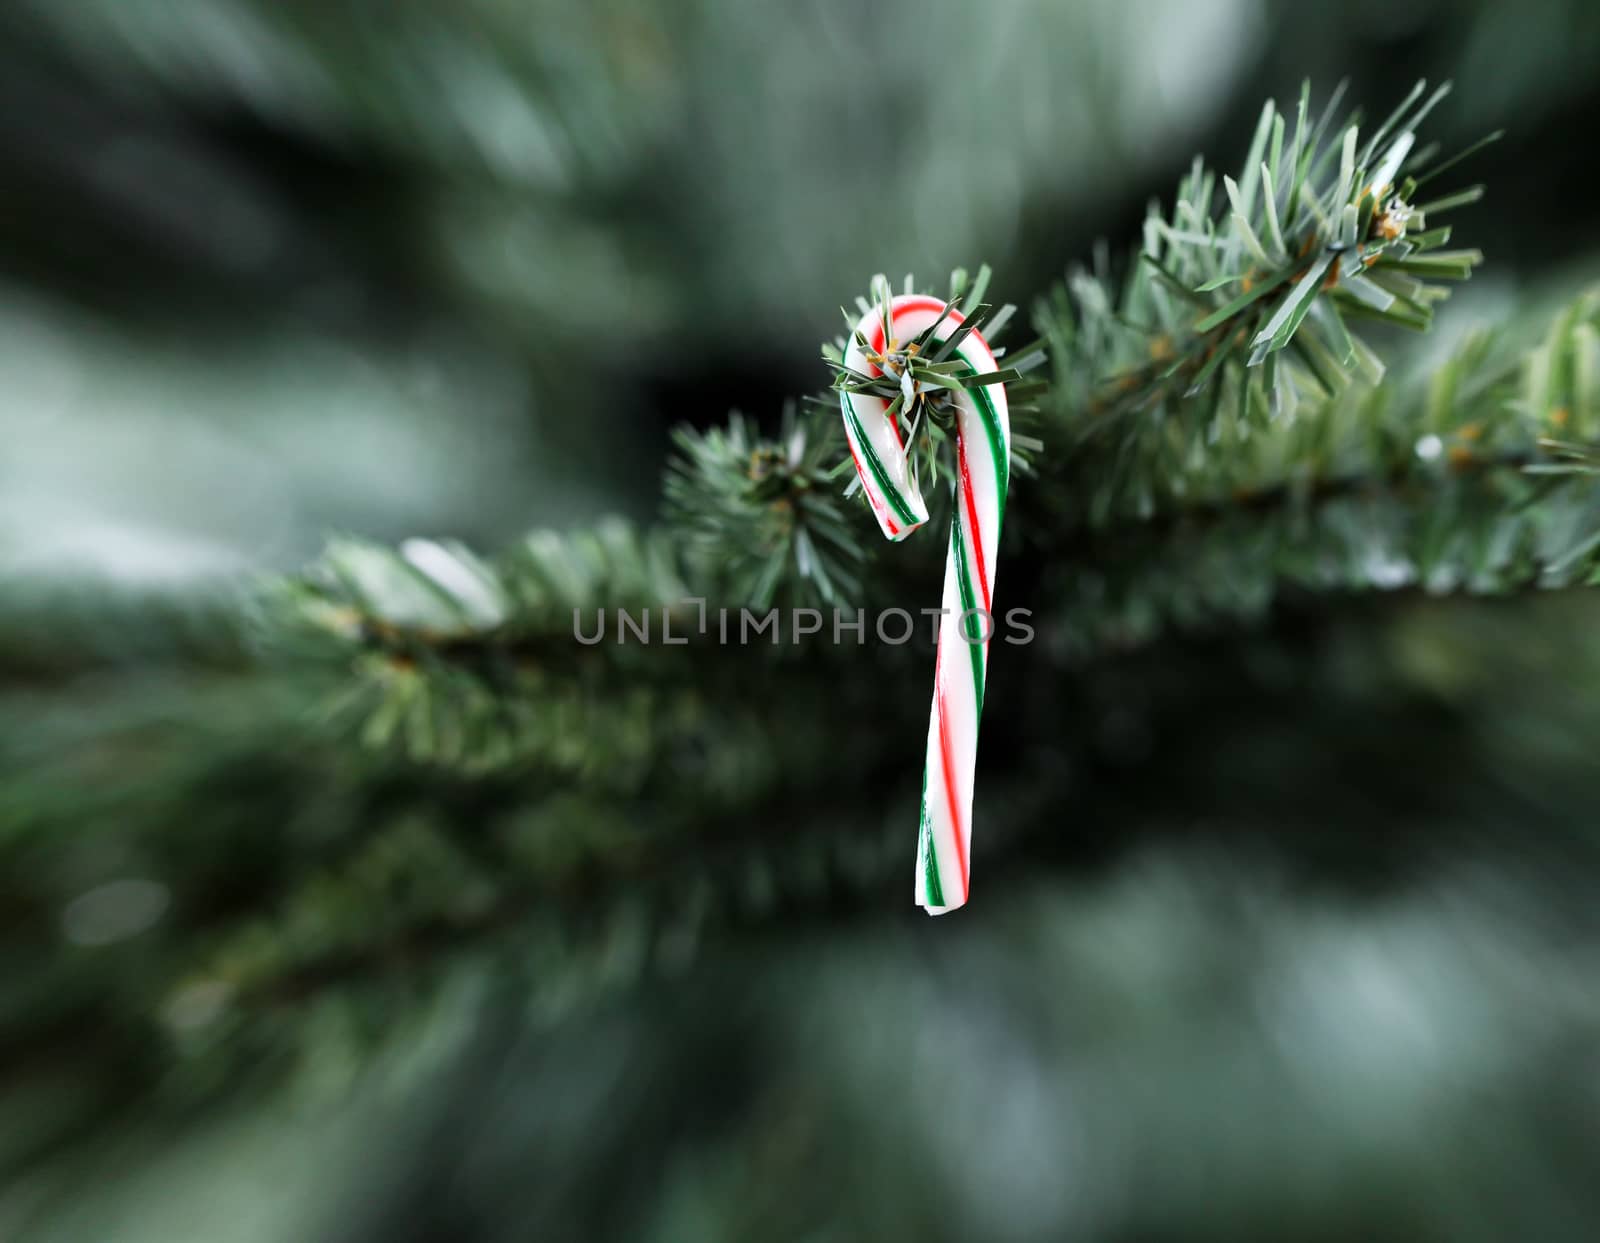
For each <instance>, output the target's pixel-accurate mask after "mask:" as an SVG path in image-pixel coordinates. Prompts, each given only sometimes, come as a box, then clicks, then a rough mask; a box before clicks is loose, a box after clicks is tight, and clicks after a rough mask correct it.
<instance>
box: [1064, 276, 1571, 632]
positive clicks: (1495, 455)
mask: <svg viewBox="0 0 1600 1243" xmlns="http://www.w3.org/2000/svg"><path fill="white" fill-rule="evenodd" d="M1597 330H1600V292H1595V293H1589V294H1586V295H1584V296H1583V297H1581V298H1579V299H1577V300H1576V301H1575V302H1574V303H1573V304H1572V305H1571V306H1570V307H1569V308H1568V309H1567V310H1565V311H1564V312H1563V313H1562V314H1560V315H1559V316H1557V317H1556V319H1555V321H1554V323H1553V325H1552V327H1551V329H1550V331H1549V332H1548V334H1547V335H1546V336H1545V338H1544V339H1543V340H1542V341H1540V342H1539V343H1538V344H1536V345H1535V346H1533V347H1532V348H1529V349H1524V350H1523V351H1521V352H1518V351H1516V350H1515V348H1514V347H1513V346H1512V344H1511V343H1509V342H1508V341H1506V340H1505V336H1506V335H1507V334H1504V333H1502V334H1492V333H1479V334H1476V335H1474V336H1472V337H1470V338H1469V339H1468V340H1467V341H1466V342H1465V343H1464V344H1463V345H1462V347H1461V348H1460V349H1459V350H1458V351H1457V352H1456V354H1455V355H1454V356H1453V357H1452V358H1451V359H1450V360H1449V361H1447V362H1446V363H1445V364H1444V365H1443V366H1441V367H1439V368H1438V369H1437V370H1436V371H1435V372H1434V373H1433V374H1432V376H1431V377H1430V378H1429V380H1428V382H1427V384H1426V385H1417V386H1413V387H1412V389H1411V390H1410V391H1409V392H1408V393H1405V394H1404V395H1403V396H1402V397H1401V398H1400V399H1398V400H1397V399H1395V398H1394V397H1393V395H1392V393H1391V390H1390V389H1389V388H1387V387H1379V388H1371V387H1365V386H1353V387H1351V388H1348V389H1346V390H1345V391H1344V392H1342V393H1341V394H1340V395H1339V396H1337V397H1336V398H1335V399H1333V400H1332V401H1331V402H1330V403H1328V404H1327V408H1326V409H1324V410H1323V411H1322V412H1321V413H1320V414H1319V415H1318V417H1317V418H1316V419H1314V420H1310V421H1305V420H1300V421H1285V422H1283V423H1281V424H1279V425H1275V426H1273V427H1271V428H1268V429H1266V430H1264V431H1262V432H1260V433H1257V434H1256V435H1255V436H1254V437H1253V438H1252V439H1251V440H1250V441H1249V442H1247V444H1245V445H1241V446H1236V447H1235V448H1236V451H1235V453H1234V454H1232V455H1231V456H1229V457H1228V458H1226V459H1220V460H1214V459H1211V458H1202V459H1198V460H1196V461H1195V462H1194V463H1193V464H1192V465H1191V468H1190V470H1189V471H1187V472H1184V473H1182V474H1180V475H1179V476H1178V477H1177V478H1176V479H1175V480H1174V481H1173V482H1174V487H1173V492H1174V493H1175V494H1178V495H1182V496H1184V497H1185V498H1186V499H1184V500H1182V501H1181V502H1173V503H1169V504H1168V505H1166V506H1165V507H1163V508H1161V509H1159V510H1157V511H1156V512H1154V513H1153V514H1152V516H1151V517H1150V518H1148V519H1146V520H1144V521H1142V522H1138V523H1133V524H1129V525H1124V526H1122V527H1119V528H1117V529H1116V530H1115V531H1111V532H1094V531H1093V529H1092V528H1081V529H1079V530H1078V531H1077V532H1075V533H1074V534H1072V535H1071V536H1069V537H1067V539H1066V542H1065V543H1064V544H1062V545H1061V546H1059V547H1058V548H1057V549H1056V553H1057V555H1058V556H1060V558H1061V561H1062V564H1063V565H1066V566H1070V567H1071V569H1070V572H1067V573H1063V575H1062V583H1061V588H1062V590H1063V591H1065V592H1066V593H1067V596H1068V599H1069V601H1070V602H1069V603H1068V604H1067V606H1066V608H1065V609H1064V611H1063V612H1062V613H1061V614H1060V616H1059V622H1058V630H1059V634H1060V636H1061V639H1062V642H1063V643H1064V644H1065V645H1066V646H1068V647H1070V648H1071V649H1073V650H1074V651H1076V652H1077V653H1078V654H1079V655H1080V656H1083V655H1087V654H1088V653H1091V652H1093V651H1094V650H1096V648H1097V647H1098V646H1100V645H1101V644H1102V643H1110V644H1112V645H1116V646H1123V645H1127V644H1130V643H1141V642H1146V641H1149V640H1150V639H1152V638H1154V637H1156V636H1157V635H1159V634H1160V633H1161V632H1162V631H1163V630H1165V629H1166V628H1167V627H1169V626H1172V625H1178V626H1196V625H1217V624H1219V623H1224V622H1226V623H1229V624H1233V623H1237V622H1238V621H1239V620H1242V619H1249V618H1253V617H1257V616H1259V615H1260V614H1262V613H1263V612H1265V611H1266V610H1267V609H1268V608H1269V607H1270V606H1271V604H1272V603H1273V601H1274V600H1275V599H1276V598H1277V597H1278V596H1280V595H1282V594H1284V593H1287V592H1302V593H1311V594H1319V595H1326V594H1330V593H1344V592H1362V591H1393V590H1398V589H1406V588H1411V589H1417V590H1422V591H1425V592H1428V593H1430V594H1444V593H1450V592H1468V593H1473V594H1501V593H1506V592H1512V591H1518V590H1523V589H1531V588H1538V589H1551V588H1563V587H1570V586H1578V585H1589V584H1592V583H1594V582H1596V581H1597V575H1600V480H1597V479H1596V478H1595V471H1594V468H1593V465H1592V463H1593V462H1595V461H1596V460H1600V454H1597V453H1596V446H1600V385H1597V384H1596V377H1597V376H1600V331H1597ZM1556 433H1560V438H1557V437H1556Z"/></svg>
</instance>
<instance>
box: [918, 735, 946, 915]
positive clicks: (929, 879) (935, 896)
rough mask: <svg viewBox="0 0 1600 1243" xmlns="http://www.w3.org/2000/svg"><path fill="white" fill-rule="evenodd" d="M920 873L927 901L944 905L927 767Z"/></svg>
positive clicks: (923, 778) (923, 791) (924, 781)
mask: <svg viewBox="0 0 1600 1243" xmlns="http://www.w3.org/2000/svg"><path fill="white" fill-rule="evenodd" d="M921 829H922V859H923V865H922V874H923V883H924V884H926V885H927V887H928V903H929V905H931V906H943V905H944V886H942V885H941V884H940V883H939V856H938V852H937V851H936V850H934V848H933V817H932V816H930V815H928V768H927V765H923V768H922V825H921Z"/></svg>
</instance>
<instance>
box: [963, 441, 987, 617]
mask: <svg viewBox="0 0 1600 1243" xmlns="http://www.w3.org/2000/svg"><path fill="white" fill-rule="evenodd" d="M956 460H957V462H958V463H959V464H960V467H961V499H962V501H963V502H964V503H965V504H966V507H967V526H968V528H969V529H970V530H971V531H972V559H973V560H974V561H976V562H977V563H978V589H979V590H980V591H982V592H983V611H984V612H985V613H987V612H988V611H989V571H988V570H986V569H984V566H983V536H982V535H981V534H980V533H979V530H978V507H977V501H976V500H975V499H974V498H973V495H972V472H971V471H969V470H968V469H967V439H966V437H965V436H958V437H956Z"/></svg>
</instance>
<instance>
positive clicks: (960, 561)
mask: <svg viewBox="0 0 1600 1243" xmlns="http://www.w3.org/2000/svg"><path fill="white" fill-rule="evenodd" d="M963 508H964V506H962V505H961V503H960V501H959V500H957V502H956V514H955V521H954V522H952V523H951V524H950V547H951V553H952V555H953V556H954V557H955V562H956V586H957V588H958V589H959V591H960V593H961V615H962V617H963V618H965V617H966V615H967V614H968V613H969V612H971V611H972V610H973V609H975V608H977V607H978V605H977V601H976V597H975V596H974V595H973V592H972V573H971V571H970V570H968V569H967V541H966V539H965V538H964V537H963V536H962V534H961V510H962V509H963ZM968 620H969V621H971V622H975V623H977V624H978V626H979V630H978V636H977V637H978V638H980V639H981V638H982V637H983V630H982V625H983V623H982V621H981V619H979V618H976V617H973V618H969V619H968ZM957 624H958V625H959V626H960V628H961V637H962V639H963V640H965V641H966V644H967V654H968V655H969V656H971V657H972V689H973V692H974V694H975V696H976V703H977V705H978V711H979V712H982V711H983V644H982V643H981V642H980V643H974V642H972V637H971V631H970V630H969V629H968V627H967V626H966V625H965V624H963V623H961V622H959V621H958V623H957ZM935 693H937V692H935Z"/></svg>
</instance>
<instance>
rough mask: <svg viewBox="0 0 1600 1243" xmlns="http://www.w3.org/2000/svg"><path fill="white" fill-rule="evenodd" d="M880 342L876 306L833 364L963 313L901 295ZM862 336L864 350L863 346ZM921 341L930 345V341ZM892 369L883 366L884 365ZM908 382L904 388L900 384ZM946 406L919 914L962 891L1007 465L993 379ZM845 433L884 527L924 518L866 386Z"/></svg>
mask: <svg viewBox="0 0 1600 1243" xmlns="http://www.w3.org/2000/svg"><path fill="white" fill-rule="evenodd" d="M887 318H888V321H889V333H890V335H891V337H892V338H893V339H892V340H890V341H885V340H884V320H885V316H884V311H883V308H882V307H881V306H879V307H874V308H873V309H871V310H870V311H868V312H867V314H866V315H864V316H863V317H862V319H861V322H860V323H859V324H857V325H856V331H855V334H854V335H853V336H852V337H851V339H850V341H849V343H848V345H847V346H846V349H845V354H844V365H845V366H846V367H847V368H848V369H849V370H851V371H854V372H857V373H859V374H861V375H866V376H877V375H882V374H883V372H882V370H881V368H880V367H879V366H878V363H877V362H875V361H874V359H877V360H879V361H882V362H887V361H888V358H887V357H886V356H887V355H892V354H894V353H895V352H896V351H897V349H904V347H905V345H906V344H907V343H909V342H910V341H912V340H913V339H915V338H916V337H917V336H919V335H920V334H921V333H923V332H926V331H927V330H928V329H929V328H930V327H933V326H934V325H935V324H937V325H938V327H937V328H936V329H935V332H934V335H933V340H935V341H940V342H942V341H945V340H948V338H949V337H950V336H951V335H953V334H954V333H955V332H956V330H957V329H958V328H959V327H960V326H961V324H962V317H961V315H960V314H959V313H957V312H956V311H954V310H947V309H946V304H945V303H943V302H941V301H940V300H939V299H937V298H927V297H920V296H916V295H906V296H904V297H899V298H894V299H892V300H891V301H890V302H889V313H888V317H887ZM863 339H864V340H865V341H866V343H867V347H868V350H870V354H869V353H867V352H864V351H863V350H862V347H861V341H862V340H863ZM930 344H931V342H930ZM955 354H956V356H957V357H959V358H960V359H961V360H962V361H963V362H965V363H966V364H967V366H968V367H969V368H970V369H971V373H972V374H975V375H985V374H988V373H990V372H994V371H998V370H999V368H998V366H997V365H996V364H995V358H994V354H993V353H992V352H991V351H990V349H989V346H988V343H987V342H985V341H984V340H983V338H982V337H981V336H979V335H978V333H977V332H969V333H967V334H966V335H965V336H964V337H962V339H961V341H960V342H959V343H958V344H957V346H956V350H955ZM891 366H892V364H891ZM908 387H909V385H908ZM943 391H945V392H947V393H949V394H950V395H951V396H952V397H953V398H954V401H955V407H956V512H955V519H954V521H952V522H951V524H950V548H949V551H948V553H947V554H946V555H945V565H944V614H943V616H942V617H941V618H940V620H939V644H938V655H937V657H936V661H935V665H934V675H933V709H932V711H931V712H930V714H929V720H928V751H927V759H926V760H925V762H924V765H923V770H922V821H921V826H920V830H919V836H918V839H917V878H916V899H917V905H918V906H922V907H926V908H927V910H928V913H929V914H930V915H941V914H943V913H944V912H945V911H949V910H954V909H955V908H956V907H958V906H961V905H963V904H964V903H965V902H966V900H967V886H968V873H969V868H968V859H969V848H970V846H971V843H972V779H973V770H974V768H975V766H976V764H977V758H978V716H979V714H980V713H981V712H982V710H983V683H984V674H985V672H986V671H987V669H988V664H989V642H988V640H989V637H990V635H991V634H992V633H993V630H994V625H993V622H992V620H991V603H992V600H993V592H994V571H995V552H996V549H997V547H998V545H999V542H1000V520H1001V517H1002V514H1003V512H1004V509H1005V503H1006V486H1007V483H1008V482H1009V480H1010V474H1011V422H1010V418H1009V416H1008V414H1007V412H1006V394H1005V386H1004V385H1003V384H987V385H981V386H975V387H973V388H962V389H955V390H948V389H947V390H943ZM840 405H841V407H842V410H843V414H844V425H845V435H846V437H847V438H848V439H849V441H850V454H851V456H852V457H853V458H854V459H855V465H856V474H857V475H858V476H859V477H860V479H861V487H862V489H863V490H864V491H865V492H866V494H867V502H868V503H869V504H870V505H871V506H872V512H873V514H874V515H875V516H876V517H877V519H878V525H879V526H880V527H881V528H882V529H883V533H884V534H885V535H886V536H888V537H889V538H890V539H892V540H902V539H904V538H905V537H906V536H907V535H909V534H910V533H911V532H912V531H914V530H916V529H917V528H918V527H919V526H921V525H922V524H923V523H925V522H927V520H928V507H927V506H926V505H925V504H924V503H923V500H922V494H921V493H920V492H919V491H918V488H917V484H916V480H915V479H914V478H912V477H911V475H910V471H909V466H908V463H907V460H906V449H905V444H904V442H903V441H902V440H901V438H900V429H899V427H898V426H897V425H896V420H895V419H893V418H891V417H888V403H887V402H885V401H884V400H883V399H882V398H881V397H876V396H873V395H872V394H869V393H850V392H842V393H841V395H840Z"/></svg>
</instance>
